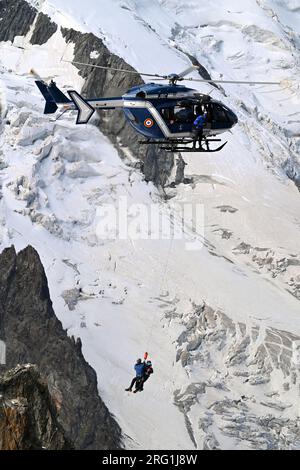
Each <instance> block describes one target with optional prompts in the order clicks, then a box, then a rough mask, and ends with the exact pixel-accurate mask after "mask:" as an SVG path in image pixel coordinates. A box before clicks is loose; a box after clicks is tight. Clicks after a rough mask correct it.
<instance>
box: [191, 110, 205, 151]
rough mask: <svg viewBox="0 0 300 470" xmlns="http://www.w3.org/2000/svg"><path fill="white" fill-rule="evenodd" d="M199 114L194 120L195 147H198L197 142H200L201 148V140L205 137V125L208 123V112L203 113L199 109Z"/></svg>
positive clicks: (200, 146) (200, 147)
mask: <svg viewBox="0 0 300 470" xmlns="http://www.w3.org/2000/svg"><path fill="white" fill-rule="evenodd" d="M197 114H198V116H197V117H196V119H195V121H194V122H193V135H194V138H193V148H194V149H195V148H196V144H197V142H199V149H202V145H201V141H202V139H203V127H204V124H205V123H206V119H207V113H204V114H203V111H202V110H201V109H199V110H197Z"/></svg>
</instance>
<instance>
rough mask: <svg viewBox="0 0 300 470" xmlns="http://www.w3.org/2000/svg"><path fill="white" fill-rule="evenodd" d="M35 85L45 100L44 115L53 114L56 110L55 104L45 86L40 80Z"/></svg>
mask: <svg viewBox="0 0 300 470" xmlns="http://www.w3.org/2000/svg"><path fill="white" fill-rule="evenodd" d="M35 83H36V86H37V87H38V89H39V90H40V92H41V93H42V95H43V97H44V98H45V100H46V105H45V109H44V114H53V113H55V111H56V110H57V105H56V103H55V101H54V99H53V96H52V95H51V93H50V92H49V90H48V87H47V85H46V84H45V83H44V82H43V81H41V80H36V82H35Z"/></svg>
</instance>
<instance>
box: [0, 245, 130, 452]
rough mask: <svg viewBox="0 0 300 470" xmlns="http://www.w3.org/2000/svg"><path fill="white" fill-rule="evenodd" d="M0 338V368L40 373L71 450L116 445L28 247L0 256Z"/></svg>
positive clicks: (90, 375)
mask: <svg viewBox="0 0 300 470" xmlns="http://www.w3.org/2000/svg"><path fill="white" fill-rule="evenodd" d="M0 339H1V340H3V341H5V343H6V366H5V369H11V368H13V367H15V366H16V365H17V364H24V363H32V364H36V365H37V366H38V368H39V370H40V371H42V374H43V376H44V377H45V379H46V380H47V383H48V386H49V391H50V394H51V396H52V397H53V400H54V402H55V404H56V408H57V410H58V417H57V419H58V422H59V423H60V424H61V425H62V426H63V428H64V429H65V431H66V436H67V439H68V440H69V441H71V442H72V443H74V446H75V448H78V449H114V448H118V447H119V445H120V437H121V431H120V428H119V426H118V424H117V423H116V422H115V421H114V419H113V418H112V416H111V415H110V413H109V411H108V409H107V408H106V406H105V404H104V403H103V402H102V400H101V398H100V397H99V395H98V391H97V378H96V374H95V372H94V370H93V369H92V368H91V367H90V366H89V365H88V364H87V362H86V361H85V359H84V357H83V355H82V352H81V342H80V340H77V341H75V340H74V338H69V337H68V335H67V333H66V332H65V331H64V330H63V328H62V325H61V323H60V322H59V321H58V319H57V318H56V316H55V314H54V311H53V309H52V303H51V300H50V295H49V290H48V284H47V279H46V276H45V273H44V269H43V266H42V264H41V261H40V259H39V256H38V254H37V252H36V251H35V250H34V249H33V248H31V247H28V248H26V249H25V250H23V251H21V252H20V253H19V254H16V251H15V249H14V248H13V247H12V248H9V249H6V250H4V252H3V253H2V254H1V256H0ZM3 367H4V366H2V368H3Z"/></svg>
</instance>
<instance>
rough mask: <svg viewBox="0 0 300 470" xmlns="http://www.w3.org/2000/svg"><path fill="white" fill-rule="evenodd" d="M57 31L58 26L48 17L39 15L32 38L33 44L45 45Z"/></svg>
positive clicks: (42, 14)
mask: <svg viewBox="0 0 300 470" xmlns="http://www.w3.org/2000/svg"><path fill="white" fill-rule="evenodd" d="M56 31H57V24H55V23H53V22H52V21H51V19H50V18H49V16H48V15H44V13H39V14H38V17H37V19H36V23H35V28H34V30H33V33H32V36H31V38H30V43H31V44H39V45H41V44H45V42H47V41H48V40H49V39H50V38H51V36H53V34H54V33H56Z"/></svg>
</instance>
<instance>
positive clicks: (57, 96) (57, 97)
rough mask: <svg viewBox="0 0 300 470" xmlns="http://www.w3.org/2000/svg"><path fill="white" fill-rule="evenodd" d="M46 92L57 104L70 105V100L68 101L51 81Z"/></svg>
mask: <svg viewBox="0 0 300 470" xmlns="http://www.w3.org/2000/svg"><path fill="white" fill-rule="evenodd" d="M48 90H49V92H50V93H51V95H52V97H53V99H54V101H55V102H56V103H57V104H63V103H71V100H69V98H67V97H66V95H64V94H63V92H62V91H61V90H60V89H59V88H58V87H57V86H56V83H55V82H54V81H53V80H51V82H50V85H49V86H48Z"/></svg>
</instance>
